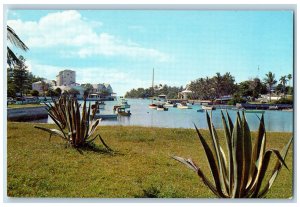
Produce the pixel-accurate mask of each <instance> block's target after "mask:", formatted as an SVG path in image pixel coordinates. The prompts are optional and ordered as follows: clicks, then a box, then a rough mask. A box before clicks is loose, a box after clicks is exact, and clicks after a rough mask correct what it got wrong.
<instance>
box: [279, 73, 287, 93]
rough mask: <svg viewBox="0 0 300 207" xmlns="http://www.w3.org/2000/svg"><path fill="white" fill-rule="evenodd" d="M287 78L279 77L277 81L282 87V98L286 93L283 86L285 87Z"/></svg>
mask: <svg viewBox="0 0 300 207" xmlns="http://www.w3.org/2000/svg"><path fill="white" fill-rule="evenodd" d="M287 80H288V79H287V77H286V75H284V76H281V77H280V79H279V81H280V83H281V84H282V86H283V88H282V92H283V96H284V97H285V94H286V91H285V89H286V88H285V85H286V83H287Z"/></svg>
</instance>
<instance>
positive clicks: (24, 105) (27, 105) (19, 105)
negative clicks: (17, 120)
mask: <svg viewBox="0 0 300 207" xmlns="http://www.w3.org/2000/svg"><path fill="white" fill-rule="evenodd" d="M36 107H45V104H9V105H7V108H8V109H22V108H36Z"/></svg>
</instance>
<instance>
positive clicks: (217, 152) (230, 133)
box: [173, 112, 293, 198]
mask: <svg viewBox="0 0 300 207" xmlns="http://www.w3.org/2000/svg"><path fill="white" fill-rule="evenodd" d="M221 113H222V122H223V127H224V135H225V138H226V147H227V155H226V154H225V151H224V150H223V148H222V146H221V144H220V140H219V137H218V134H217V132H216V129H215V127H214V125H213V123H212V121H211V118H212V117H211V116H209V115H208V113H206V117H207V124H208V127H209V132H210V135H211V139H210V140H206V139H205V138H204V137H203V136H202V134H201V133H200V131H199V130H198V129H197V127H196V125H195V128H196V131H197V134H198V137H199V139H200V142H201V144H202V146H203V148H204V150H205V153H206V157H207V160H208V162H209V167H210V170H211V174H212V176H213V182H211V181H210V179H208V178H207V175H206V174H204V173H203V169H202V168H200V167H198V166H197V165H196V164H195V163H194V162H193V161H192V160H191V159H184V158H181V157H177V156H173V158H174V159H175V160H177V161H179V162H182V163H183V164H185V165H187V166H188V167H189V168H191V169H192V170H193V171H195V172H196V173H197V174H198V176H199V177H200V178H201V180H202V181H203V183H204V184H205V185H206V186H207V187H208V188H209V189H210V190H211V191H212V192H213V193H214V194H215V195H216V196H217V197H221V198H261V197H264V196H265V195H266V194H267V192H268V191H269V189H270V188H271V186H272V184H273V183H274V181H275V179H276V177H277V175H278V173H279V171H280V170H281V168H282V166H283V165H284V166H285V167H286V168H287V166H286V164H285V161H284V160H285V157H286V155H287V153H288V150H289V147H290V145H291V143H292V140H293V137H292V138H290V140H289V142H288V143H287V144H286V145H285V147H284V148H283V149H282V151H281V152H279V151H278V150H276V149H268V150H266V144H267V143H266V138H267V136H266V131H265V125H264V117H263V116H262V117H261V119H260V124H259V129H258V135H257V138H256V140H255V141H254V144H253V143H252V137H251V132H250V129H249V126H248V123H247V121H246V117H245V114H244V113H242V117H241V116H240V113H239V112H237V118H236V121H235V124H233V122H232V120H231V118H230V117H229V115H228V113H227V121H226V119H225V116H224V114H223V112H221ZM272 154H274V155H275V156H276V163H275V166H274V168H273V170H272V172H271V177H270V178H269V179H268V180H267V181H265V180H264V178H265V175H266V172H267V169H268V167H269V164H270V158H271V155H272ZM263 184H264V186H263ZM262 186H263V188H261V187H262Z"/></svg>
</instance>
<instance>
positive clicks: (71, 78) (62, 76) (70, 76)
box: [56, 70, 76, 86]
mask: <svg viewBox="0 0 300 207" xmlns="http://www.w3.org/2000/svg"><path fill="white" fill-rule="evenodd" d="M56 83H57V86H72V85H73V86H75V85H76V72H75V71H73V70H63V71H60V72H59V74H58V75H57V76H56Z"/></svg>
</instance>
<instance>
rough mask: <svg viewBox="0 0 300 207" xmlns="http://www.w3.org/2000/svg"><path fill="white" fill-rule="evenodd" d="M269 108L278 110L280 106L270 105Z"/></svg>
mask: <svg viewBox="0 0 300 207" xmlns="http://www.w3.org/2000/svg"><path fill="white" fill-rule="evenodd" d="M269 110H278V106H269Z"/></svg>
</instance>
